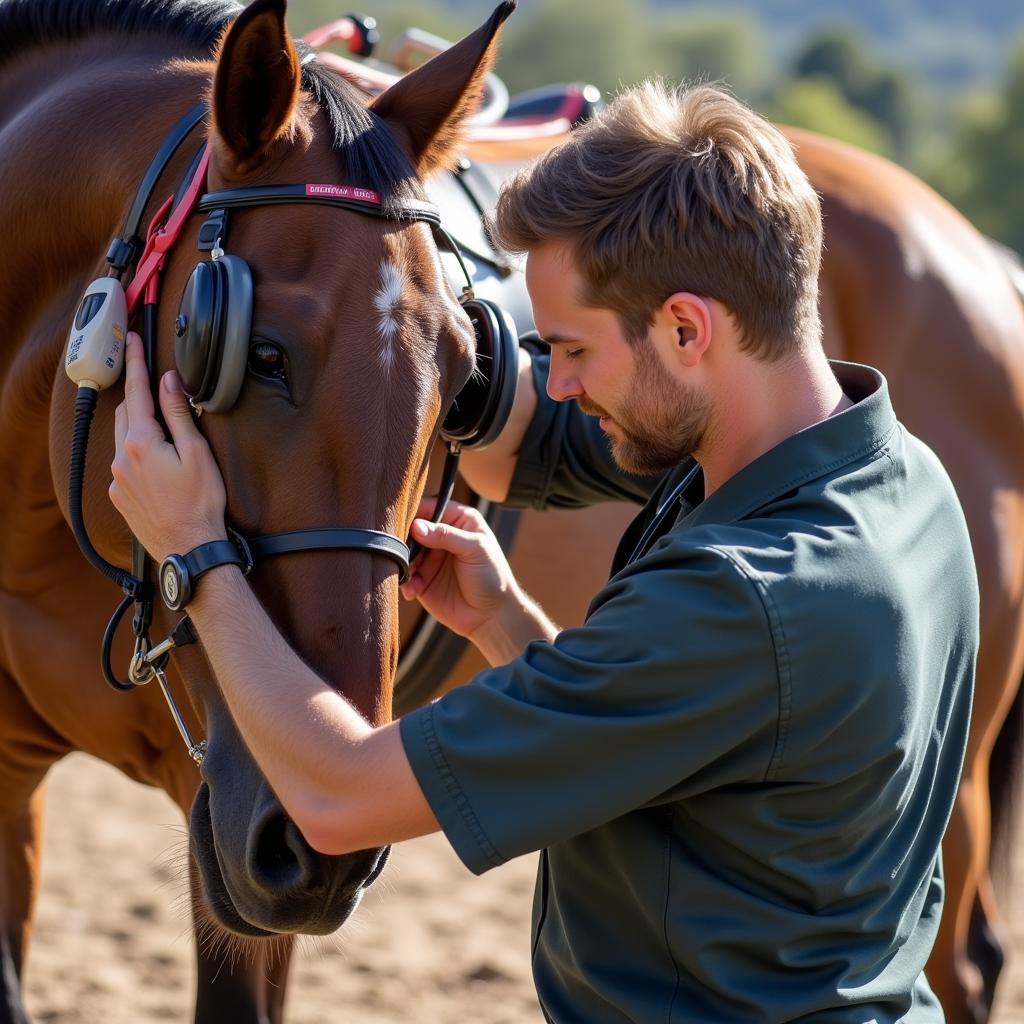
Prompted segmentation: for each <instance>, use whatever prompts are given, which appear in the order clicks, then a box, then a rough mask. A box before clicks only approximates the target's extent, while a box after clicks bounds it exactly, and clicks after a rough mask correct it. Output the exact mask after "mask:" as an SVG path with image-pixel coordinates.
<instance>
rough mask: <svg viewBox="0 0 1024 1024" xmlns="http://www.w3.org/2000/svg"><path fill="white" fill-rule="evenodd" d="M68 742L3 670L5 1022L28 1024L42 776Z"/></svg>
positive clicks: (1, 959)
mask: <svg viewBox="0 0 1024 1024" xmlns="http://www.w3.org/2000/svg"><path fill="white" fill-rule="evenodd" d="M65 753H66V746H65V745H64V744H63V743H62V741H61V740H60V738H59V737H58V736H56V735H55V734H54V733H53V732H52V731H51V730H50V729H49V727H48V726H47V725H46V724H45V722H43V721H42V719H40V718H39V717H38V716H37V715H36V714H35V712H34V711H33V710H32V709H31V708H30V707H29V705H28V703H27V702H26V701H25V699H24V697H23V696H22V694H21V691H20V690H18V689H17V688H16V687H15V685H14V681H13V680H12V679H11V677H10V675H8V674H7V673H6V672H5V671H4V670H3V669H0V1024H26V1022H27V1021H28V1017H27V1016H26V1015H25V1010H24V1005H23V1002H22V994H21V980H22V976H23V972H24V969H25V958H26V955H27V950H28V942H29V935H30V933H31V926H32V913H33V910H34V908H35V901H36V894H37V893H38V890H39V854H40V843H41V834H40V833H41V821H42V811H43V786H42V780H43V776H44V775H45V774H46V771H47V769H48V768H49V767H50V765H51V764H53V762H54V761H57V760H59V759H60V757H62V756H63V755H64V754H65Z"/></svg>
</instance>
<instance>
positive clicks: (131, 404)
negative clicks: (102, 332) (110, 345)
mask: <svg viewBox="0 0 1024 1024" xmlns="http://www.w3.org/2000/svg"><path fill="white" fill-rule="evenodd" d="M124 404H125V410H126V412H127V414H128V427H129V428H135V429H136V430H137V431H140V432H142V431H144V432H145V433H147V434H149V433H153V432H154V431H155V432H156V433H159V434H161V435H162V431H161V430H160V425H159V424H158V423H157V422H156V420H155V419H153V395H152V394H151V393H150V390H149V371H148V370H147V369H146V358H145V356H144V355H143V352H142V339H141V338H140V337H139V336H138V335H137V334H136V333H135V332H134V331H129V332H128V347H127V351H126V352H125V376H124ZM150 424H152V429H150V426H149V425H150Z"/></svg>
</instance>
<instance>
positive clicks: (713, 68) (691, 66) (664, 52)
mask: <svg viewBox="0 0 1024 1024" xmlns="http://www.w3.org/2000/svg"><path fill="white" fill-rule="evenodd" d="M650 24H651V38H650V42H649V52H650V53H651V65H652V71H656V72H657V73H659V74H661V75H663V76H664V77H665V78H666V79H668V80H669V81H688V82H693V81H712V82H716V81H722V82H725V83H726V84H727V85H729V87H730V88H731V89H732V90H733V91H734V92H735V93H736V94H737V95H739V96H743V97H746V98H748V99H753V98H755V97H758V96H760V95H761V94H762V93H763V91H764V88H765V85H766V80H767V77H768V64H767V61H766V59H765V52H764V46H763V43H762V39H763V38H764V30H763V27H762V26H761V24H760V22H759V20H758V19H757V18H756V17H755V16H754V15H753V14H751V13H749V12H746V11H738V10H737V11H723V12H709V11H701V10H696V11H681V12H678V11H672V12H665V13H662V14H660V15H659V16H658V17H657V18H655V19H654V20H653V21H652V22H651V23H650Z"/></svg>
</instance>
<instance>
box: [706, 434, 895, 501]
mask: <svg viewBox="0 0 1024 1024" xmlns="http://www.w3.org/2000/svg"><path fill="white" fill-rule="evenodd" d="M898 426H899V423H898V422H894V423H893V424H892V425H891V426H890V427H889V429H888V430H887V431H886V432H885V433H884V434H879V435H876V436H875V437H873V438H872V439H871V440H870V441H869V442H867V443H866V444H865V445H864V446H863V447H861V448H857V449H855V450H854V451H852V452H846V453H844V454H843V455H842V456H841V457H840V458H837V459H833V460H832V461H831V462H827V463H825V464H824V465H818V466H814V467H813V468H811V469H806V470H804V471H803V472H802V473H798V474H797V475H796V476H795V477H792V478H791V479H790V480H789V481H787V482H786V483H785V484H783V485H782V486H781V487H780V486H778V485H773V486H772V487H769V488H766V489H765V490H763V491H761V492H760V494H759V495H758V496H757V498H756V499H754V501H753V502H750V503H748V504H747V506H746V508H745V510H744V511H743V512H742V513H740V514H739V515H737V516H735V517H734V521H736V520H739V519H744V518H746V516H748V515H749V514H750V513H751V512H753V511H755V510H756V509H759V508H761V507H762V506H764V505H766V504H768V502H770V501H771V500H772V499H773V498H776V497H778V496H779V495H780V494H785V493H786V492H787V491H791V490H792V489H793V488H794V487H796V486H797V485H798V484H803V483H806V482H807V481H808V480H814V479H815V478H816V477H819V476H824V475H825V474H826V473H831V472H832V470H834V469H839V468H840V467H841V466H846V465H849V464H850V463H851V462H856V461H857V459H862V458H864V456H866V455H872V454H875V453H877V452H878V451H879V449H882V448H884V447H886V446H887V445H888V444H889V441H890V440H891V439H892V436H893V434H894V433H895V432H896V428H897V427H898ZM699 509H700V506H699V505H698V506H697V509H696V510H695V511H697V510H699Z"/></svg>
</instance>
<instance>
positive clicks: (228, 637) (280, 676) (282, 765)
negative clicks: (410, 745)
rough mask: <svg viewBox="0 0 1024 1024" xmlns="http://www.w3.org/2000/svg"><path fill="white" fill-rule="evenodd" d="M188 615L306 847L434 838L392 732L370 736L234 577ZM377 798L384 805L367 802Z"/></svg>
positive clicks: (213, 576) (335, 848) (217, 584)
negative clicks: (384, 795)
mask: <svg viewBox="0 0 1024 1024" xmlns="http://www.w3.org/2000/svg"><path fill="white" fill-rule="evenodd" d="M189 615H190V616H191V618H192V620H193V622H194V623H195V625H196V629H197V631H198V632H199V635H200V637H201V639H202V643H203V648H204V650H205V652H206V656H207V658H208V660H209V662H210V664H211V666H212V667H213V670H214V673H215V675H216V676H217V680H218V683H219V685H220V688H221V691H222V693H223V695H224V698H225V700H226V701H227V704H228V708H229V710H230V712H231V715H232V718H233V719H234V721H235V723H236V724H237V725H238V728H239V730H240V731H241V733H242V736H243V737H244V739H245V741H246V743H247V745H248V746H249V749H250V750H251V751H252V753H253V756H254V757H255V758H256V760H257V762H258V763H259V765H260V767H261V769H262V770H263V772H264V774H265V775H266V777H267V781H268V782H269V783H270V785H271V787H272V788H273V789H274V791H275V792H276V793H277V796H278V798H279V799H280V800H281V803H282V804H283V806H284V808H285V810H286V811H287V812H288V814H289V816H290V817H291V818H292V819H293V820H294V821H295V822H296V824H297V825H298V826H299V828H300V829H301V830H302V831H303V832H304V833H305V834H306V838H307V839H308V840H309V841H310V842H311V843H312V845H314V846H316V847H318V848H320V849H323V850H324V852H328V853H341V852H345V851H346V850H349V849H360V848H363V847H367V846H375V845H382V844H384V843H387V842H393V841H396V840H399V839H405V838H409V837H411V836H413V835H421V834H423V833H424V832H428V831H432V830H434V829H436V827H437V824H436V821H435V819H434V818H433V815H432V814H430V812H429V808H427V807H426V803H425V801H424V800H423V797H422V794H421V792H420V791H419V787H418V784H417V783H416V782H415V779H413V778H412V774H411V769H410V768H409V766H408V761H407V760H406V758H405V755H404V750H403V749H402V746H401V740H400V738H399V735H398V730H397V723H394V724H392V725H389V726H385V727H383V728H381V729H374V728H373V727H372V726H371V725H370V724H369V723H367V722H366V721H365V720H364V719H363V718H362V716H360V714H359V713H358V712H357V711H356V710H355V709H354V708H353V707H352V706H351V705H350V704H349V703H348V701H346V700H345V699H344V697H342V696H341V695H340V694H338V693H337V692H335V691H334V690H332V689H331V688H330V687H329V686H328V685H327V684H326V683H325V682H324V681H323V680H322V679H320V677H319V676H317V675H316V673H315V672H313V671H312V670H311V669H310V668H309V666H308V665H306V664H305V663H304V662H303V661H302V659H301V658H299V657H298V655H297V654H296V653H295V652H294V651H293V650H292V649H291V647H290V646H289V645H288V644H287V643H286V642H285V640H284V638H283V637H282V636H281V634H280V633H279V632H278V630H277V628H276V627H275V626H274V624H273V623H272V622H271V621H270V618H269V617H268V616H267V613H266V611H265V610H264V609H263V606H262V605H261V604H260V603H259V601H258V600H257V599H256V597H255V595H254V594H253V593H252V590H251V589H250V587H249V585H248V583H247V582H246V581H245V579H244V577H243V576H242V574H241V573H240V572H239V571H238V570H237V569H235V568H234V567H222V568H220V569H217V570H214V571H213V572H210V573H209V574H208V575H207V576H206V578H205V579H204V580H203V582H202V586H201V587H200V588H199V591H198V593H197V595H196V598H195V600H194V601H193V602H192V604H191V605H190V606H189ZM379 788H383V789H385V791H387V790H388V789H390V792H389V797H388V800H383V799H380V800H376V799H375V792H376V790H377V789H379ZM399 794H401V797H400V798H399V799H397V800H396V799H395V797H397V796H398V795H399ZM382 808H387V812H388V813H387V814H385V813H384V811H383V810H382Z"/></svg>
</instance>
